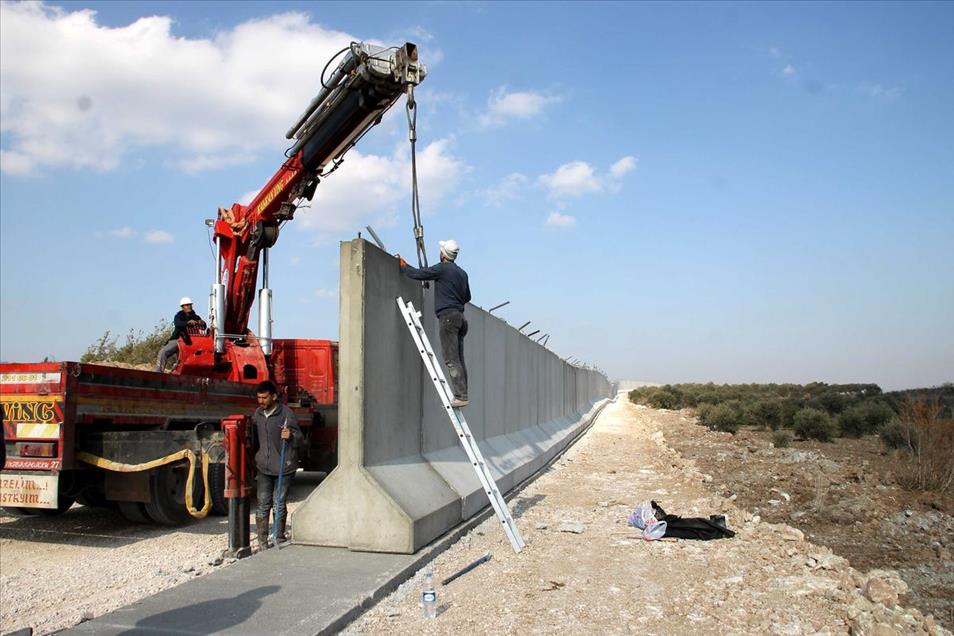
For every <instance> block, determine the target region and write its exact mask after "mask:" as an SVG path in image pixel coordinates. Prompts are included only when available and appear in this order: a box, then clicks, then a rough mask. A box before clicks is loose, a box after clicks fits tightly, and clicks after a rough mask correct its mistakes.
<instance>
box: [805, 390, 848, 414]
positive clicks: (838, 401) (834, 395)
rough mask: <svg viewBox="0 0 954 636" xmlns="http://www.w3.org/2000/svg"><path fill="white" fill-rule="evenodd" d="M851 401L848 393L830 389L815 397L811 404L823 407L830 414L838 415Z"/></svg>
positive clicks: (815, 406)
mask: <svg viewBox="0 0 954 636" xmlns="http://www.w3.org/2000/svg"><path fill="white" fill-rule="evenodd" d="M850 401H851V399H850V398H849V397H848V396H847V395H844V394H842V393H838V392H836V391H828V392H826V393H822V394H821V395H819V396H818V397H816V398H815V399H813V400H812V404H811V406H812V407H814V408H819V409H823V410H825V411H827V412H828V414H829V415H838V414H839V413H841V412H842V411H844V410H845V409H846V408H847V407H848V404H849V402H850Z"/></svg>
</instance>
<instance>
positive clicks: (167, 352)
mask: <svg viewBox="0 0 954 636" xmlns="http://www.w3.org/2000/svg"><path fill="white" fill-rule="evenodd" d="M172 326H173V331H172V335H171V336H169V342H167V343H166V346H164V347H163V348H162V349H160V350H159V362H158V364H157V365H156V371H158V372H159V373H162V372H164V371H165V370H166V362H167V361H168V360H169V358H170V357H171V356H173V355H176V356H178V355H179V339H180V338H181V339H182V342H184V343H186V344H192V339H191V338H190V337H189V328H190V327H192V328H195V329H205V322H204V321H203V320H202V318H200V317H199V314H197V313H195V312H194V311H192V299H191V298H189V297H188V296H183V297H182V300H180V301H179V311H178V312H177V313H176V315H175V318H173V319H172Z"/></svg>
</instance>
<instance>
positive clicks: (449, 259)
mask: <svg viewBox="0 0 954 636" xmlns="http://www.w3.org/2000/svg"><path fill="white" fill-rule="evenodd" d="M438 245H440V247H441V262H440V263H437V264H436V265H431V266H430V267H425V268H423V269H418V268H416V267H411V266H410V265H408V264H407V261H405V260H404V259H403V258H401V255H400V254H398V262H399V263H400V265H401V271H402V272H404V274H405V275H407V276H408V277H410V278H413V279H415V280H433V281H435V284H434V288H435V289H434V311H435V312H436V313H437V320H438V322H439V323H440V336H441V351H442V352H443V354H444V365H445V366H446V367H447V371H448V373H449V375H450V384H451V389H452V390H453V391H454V400H453V401H452V402H451V406H453V407H455V408H459V407H462V406H467V365H466V364H465V363H464V336H466V335H467V319H466V318H464V305H466V304H467V303H469V302H470V283H469V282H468V280H467V272H465V271H464V270H463V269H461V268H460V266H459V265H457V255H458V254H459V253H460V246H459V245H458V244H457V241H455V240H453V239H452V240H449V241H440V242H439V243H438Z"/></svg>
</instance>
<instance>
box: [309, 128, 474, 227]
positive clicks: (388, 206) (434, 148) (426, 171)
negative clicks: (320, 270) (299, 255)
mask: <svg viewBox="0 0 954 636" xmlns="http://www.w3.org/2000/svg"><path fill="white" fill-rule="evenodd" d="M451 143H452V141H451V140H450V139H439V140H437V141H434V142H432V143H430V144H428V145H427V146H425V147H424V148H423V149H419V150H418V154H417V177H418V187H419V189H420V197H421V210H422V212H423V213H424V214H425V215H426V214H431V213H433V212H435V211H436V210H437V209H438V207H439V205H440V204H441V202H442V201H443V200H444V199H445V198H446V197H447V195H448V194H450V193H451V192H453V191H454V189H455V188H456V187H457V183H458V181H459V180H460V177H461V175H462V174H463V173H464V172H465V171H466V170H467V166H466V164H464V162H463V161H462V160H460V159H458V158H457V157H455V156H454V155H453V154H452V153H451V150H450V147H451ZM410 207H411V159H410V153H409V151H408V147H407V144H406V143H402V144H401V145H399V146H398V147H397V149H396V150H395V151H394V153H393V154H391V155H390V156H386V155H370V154H363V153H361V152H359V151H357V150H352V151H351V152H349V153H348V154H347V155H346V157H345V162H344V163H343V164H342V165H341V167H340V168H339V169H338V170H337V171H336V172H335V173H334V174H332V175H331V176H329V177H327V178H326V179H324V180H322V182H321V183H320V184H319V185H318V190H317V191H316V193H315V198H314V199H313V200H312V202H311V207H310V208H309V209H303V210H300V211H299V212H298V214H297V215H296V217H295V218H296V225H299V226H301V227H305V228H311V229H316V230H318V231H320V232H324V233H341V232H344V231H352V230H354V231H357V230H358V229H360V228H362V227H364V226H365V225H367V224H368V223H370V224H371V225H381V226H383V227H387V226H388V224H389V223H393V222H394V221H395V219H396V218H397V217H406V218H408V219H409V218H410Z"/></svg>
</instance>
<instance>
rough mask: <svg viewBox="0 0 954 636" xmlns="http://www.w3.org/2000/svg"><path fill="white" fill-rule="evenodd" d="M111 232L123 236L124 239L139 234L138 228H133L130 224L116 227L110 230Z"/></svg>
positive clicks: (118, 236) (116, 235) (119, 236)
mask: <svg viewBox="0 0 954 636" xmlns="http://www.w3.org/2000/svg"><path fill="white" fill-rule="evenodd" d="M109 233H110V234H112V235H113V236H115V237H117V238H122V239H127V238H132V237H134V236H136V234H138V232H136V230H134V229H132V228H131V227H129V226H128V225H127V226H124V227H120V228H116V229H115V230H110V231H109Z"/></svg>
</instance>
